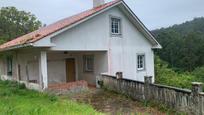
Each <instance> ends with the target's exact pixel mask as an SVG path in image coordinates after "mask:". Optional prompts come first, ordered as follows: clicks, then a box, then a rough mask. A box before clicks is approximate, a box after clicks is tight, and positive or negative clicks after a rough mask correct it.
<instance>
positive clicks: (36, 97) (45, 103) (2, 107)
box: [0, 81, 101, 115]
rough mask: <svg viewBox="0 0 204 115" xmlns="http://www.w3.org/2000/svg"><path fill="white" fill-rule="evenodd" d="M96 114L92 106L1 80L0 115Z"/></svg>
mask: <svg viewBox="0 0 204 115" xmlns="http://www.w3.org/2000/svg"><path fill="white" fill-rule="evenodd" d="M81 114H83V115H95V114H101V113H98V112H97V111H95V110H94V109H93V108H92V107H91V106H89V105H85V104H78V103H76V102H74V101H71V100H64V99H61V98H60V97H56V96H54V95H49V94H45V93H39V92H36V91H32V90H27V89H25V85H23V84H19V83H16V82H10V81H0V115H81Z"/></svg>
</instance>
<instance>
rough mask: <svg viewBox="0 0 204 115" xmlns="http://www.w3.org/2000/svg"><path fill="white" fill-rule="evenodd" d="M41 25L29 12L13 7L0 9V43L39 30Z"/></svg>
mask: <svg viewBox="0 0 204 115" xmlns="http://www.w3.org/2000/svg"><path fill="white" fill-rule="evenodd" d="M41 26H42V23H41V22H40V21H39V20H37V18H36V17H35V16H34V15H33V14H31V13H30V12H25V11H19V10H17V9H16V8H15V7H2V8H1V9H0V43H3V42H6V41H9V40H12V39H14V38H16V37H19V36H22V35H24V34H27V33H29V32H32V31H34V30H37V29H39V28H40V27H41Z"/></svg>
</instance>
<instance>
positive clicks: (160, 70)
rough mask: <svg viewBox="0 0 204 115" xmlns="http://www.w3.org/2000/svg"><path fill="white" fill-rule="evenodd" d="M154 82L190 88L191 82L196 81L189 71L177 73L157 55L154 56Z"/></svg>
mask: <svg viewBox="0 0 204 115" xmlns="http://www.w3.org/2000/svg"><path fill="white" fill-rule="evenodd" d="M155 70H156V71H155V72H156V83H158V84H163V85H169V86H174V87H179V88H187V89H190V88H191V83H192V82H194V81H197V80H196V79H195V76H193V75H191V74H190V73H185V72H183V73H177V72H175V71H173V70H172V69H171V68H168V63H166V62H164V61H162V60H161V59H160V58H159V57H156V58H155Z"/></svg>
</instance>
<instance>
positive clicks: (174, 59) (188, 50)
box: [153, 18, 204, 72]
mask: <svg viewBox="0 0 204 115" xmlns="http://www.w3.org/2000/svg"><path fill="white" fill-rule="evenodd" d="M153 33H154V35H155V37H156V39H157V40H158V41H159V43H161V45H162V46H163V49H161V50H158V51H157V52H156V53H157V55H158V56H159V57H160V58H161V59H162V60H164V61H166V62H168V63H169V65H168V66H169V67H171V68H173V70H176V72H178V71H179V72H183V71H189V72H191V71H193V70H194V69H195V68H197V67H201V66H203V65H204V50H203V49H204V18H196V19H194V20H192V21H188V22H185V23H183V24H180V25H174V26H172V27H169V28H162V29H159V30H154V31H153Z"/></svg>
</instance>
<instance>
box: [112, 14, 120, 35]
mask: <svg viewBox="0 0 204 115" xmlns="http://www.w3.org/2000/svg"><path fill="white" fill-rule="evenodd" d="M111 34H112V35H121V19H120V18H116V17H111Z"/></svg>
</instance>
